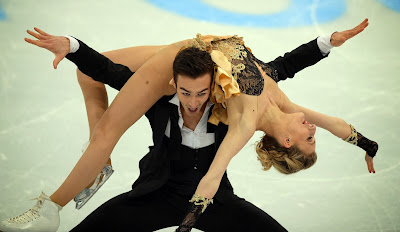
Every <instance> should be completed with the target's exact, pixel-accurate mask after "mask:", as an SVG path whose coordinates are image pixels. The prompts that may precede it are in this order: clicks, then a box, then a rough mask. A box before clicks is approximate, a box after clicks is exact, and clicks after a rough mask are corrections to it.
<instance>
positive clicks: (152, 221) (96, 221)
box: [71, 190, 183, 232]
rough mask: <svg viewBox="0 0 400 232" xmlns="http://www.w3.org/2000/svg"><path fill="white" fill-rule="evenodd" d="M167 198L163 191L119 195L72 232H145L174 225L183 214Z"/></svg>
mask: <svg viewBox="0 0 400 232" xmlns="http://www.w3.org/2000/svg"><path fill="white" fill-rule="evenodd" d="M166 198H168V196H167V195H166V194H165V193H164V192H163V191H162V190H157V191H155V192H152V193H149V194H146V195H144V196H140V197H137V198H130V197H129V196H128V193H124V194H121V195H119V196H116V197H114V198H112V199H111V200H109V201H107V202H106V203H104V204H103V205H101V206H100V207H99V208H97V209H96V210H95V211H94V212H93V213H91V214H90V215H89V216H88V217H86V219H85V220H83V221H82V222H81V223H80V224H79V225H77V226H76V227H75V228H74V229H72V230H71V231H72V232H77V231H141V232H147V231H155V230H159V229H162V228H166V227H170V226H174V225H177V224H178V223H179V220H181V219H182V212H179V211H178V210H177V209H176V207H174V206H173V205H172V204H170V203H169V201H168V200H167V199H166ZM182 201H183V199H182Z"/></svg>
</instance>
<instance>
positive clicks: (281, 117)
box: [257, 104, 286, 137]
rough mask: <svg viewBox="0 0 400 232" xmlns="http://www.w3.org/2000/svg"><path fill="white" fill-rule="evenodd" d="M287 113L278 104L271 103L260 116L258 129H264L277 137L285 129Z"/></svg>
mask: <svg viewBox="0 0 400 232" xmlns="http://www.w3.org/2000/svg"><path fill="white" fill-rule="evenodd" d="M285 119H286V114H285V113H284V112H282V111H281V110H280V109H279V107H278V106H277V105H276V104H271V105H269V106H268V107H267V108H266V109H265V111H264V112H263V114H262V115H260V116H259V120H258V123H257V130H261V131H264V132H265V133H266V134H268V135H269V136H273V137H277V136H278V135H279V134H282V132H283V131H285V125H286V124H285V121H286V120H285Z"/></svg>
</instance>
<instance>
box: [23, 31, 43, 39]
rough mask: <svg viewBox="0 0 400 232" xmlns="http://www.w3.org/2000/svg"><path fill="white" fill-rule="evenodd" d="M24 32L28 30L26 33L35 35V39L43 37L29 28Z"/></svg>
mask: <svg viewBox="0 0 400 232" xmlns="http://www.w3.org/2000/svg"><path fill="white" fill-rule="evenodd" d="M26 32H28V34H30V35H31V36H33V37H35V38H36V39H43V36H42V35H40V34H38V33H35V32H33V31H31V30H26Z"/></svg>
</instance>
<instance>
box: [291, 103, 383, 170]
mask: <svg viewBox="0 0 400 232" xmlns="http://www.w3.org/2000/svg"><path fill="white" fill-rule="evenodd" d="M284 112H286V113H295V112H303V113H304V115H305V117H306V120H307V121H309V122H310V123H313V124H315V125H316V126H318V127H321V128H324V129H325V130H327V131H329V132H331V133H332V134H334V135H335V136H337V137H339V138H341V139H343V140H344V141H346V142H349V143H351V144H354V145H356V146H358V147H360V148H362V149H363V150H364V151H366V154H365V161H366V162H367V167H368V171H369V172H370V173H371V172H373V173H375V168H374V163H373V157H374V156H375V154H376V152H377V151H378V144H377V143H376V142H375V141H371V140H369V139H368V138H367V137H365V136H363V135H362V134H361V133H359V132H357V131H356V130H355V129H354V127H353V126H351V125H349V124H348V123H347V122H345V121H344V120H343V119H341V118H338V117H332V116H329V115H326V114H322V113H319V112H316V111H313V110H310V109H307V108H304V107H302V106H299V105H296V104H294V103H292V102H289V103H286V107H285V110H284Z"/></svg>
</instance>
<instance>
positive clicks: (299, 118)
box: [288, 113, 317, 155]
mask: <svg viewBox="0 0 400 232" xmlns="http://www.w3.org/2000/svg"><path fill="white" fill-rule="evenodd" d="M316 129H317V128H316V126H315V125H314V124H310V123H309V122H307V121H306V120H305V116H304V114H303V113H294V114H290V115H289V123H288V132H289V137H290V144H291V145H292V146H293V145H294V146H297V147H298V148H299V149H300V150H301V151H302V152H304V153H305V154H307V155H309V154H312V153H313V152H314V151H315V145H316V143H315V137H314V135H315V131H316Z"/></svg>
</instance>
